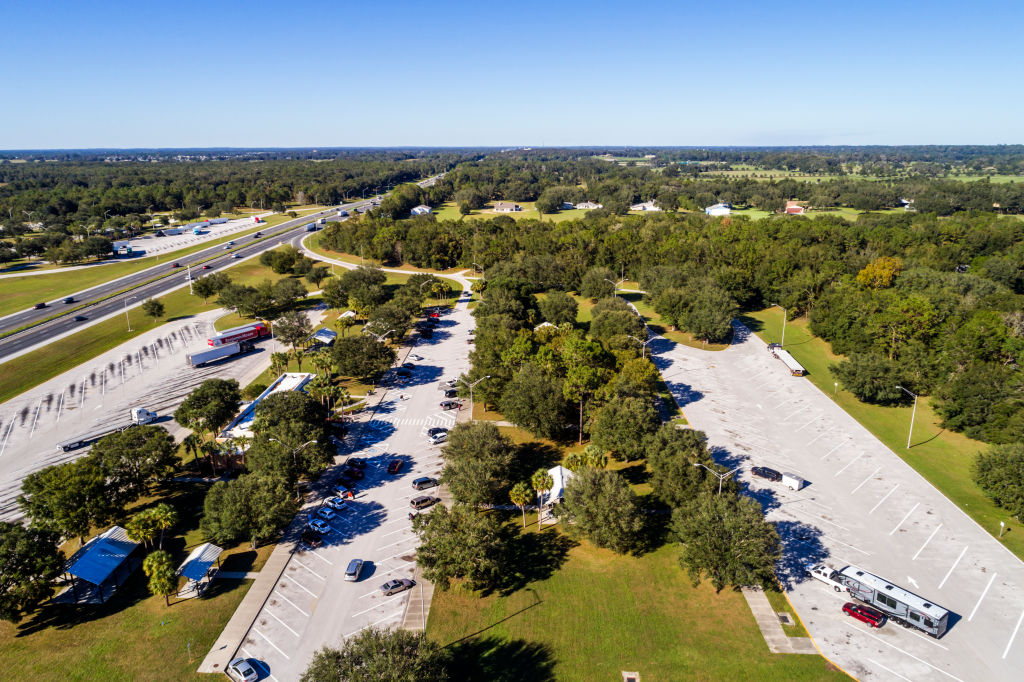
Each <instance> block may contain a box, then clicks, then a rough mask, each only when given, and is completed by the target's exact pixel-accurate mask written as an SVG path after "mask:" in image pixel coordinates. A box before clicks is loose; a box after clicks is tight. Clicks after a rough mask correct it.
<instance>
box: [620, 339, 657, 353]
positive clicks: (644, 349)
mask: <svg viewBox="0 0 1024 682" xmlns="http://www.w3.org/2000/svg"><path fill="white" fill-rule="evenodd" d="M626 336H628V337H629V338H631V339H633V340H634V341H636V342H637V343H639V344H640V357H641V358H646V357H647V344H649V343H650V342H651V341H654V338H655V337H653V336H652V337H651V338H649V339H647V340H646V341H641V340H640V339H638V338H636V337H635V336H633V335H632V334H626Z"/></svg>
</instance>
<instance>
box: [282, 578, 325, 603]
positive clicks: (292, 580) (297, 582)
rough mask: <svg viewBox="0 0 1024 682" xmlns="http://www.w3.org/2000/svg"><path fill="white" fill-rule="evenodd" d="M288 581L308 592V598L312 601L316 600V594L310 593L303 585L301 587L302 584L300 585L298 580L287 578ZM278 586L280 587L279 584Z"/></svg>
mask: <svg viewBox="0 0 1024 682" xmlns="http://www.w3.org/2000/svg"><path fill="white" fill-rule="evenodd" d="M289 580H290V581H291V582H292V583H294V584H296V585H298V586H299V587H301V588H302V589H303V590H305V591H306V592H309V596H310V597H313V598H314V599H315V598H316V594H315V593H314V592H311V591H310V590H309V589H308V588H307V587H306V586H305V585H303V584H302V583H300V582H299V581H298V580H296V579H295V578H289ZM278 585H280V583H278Z"/></svg>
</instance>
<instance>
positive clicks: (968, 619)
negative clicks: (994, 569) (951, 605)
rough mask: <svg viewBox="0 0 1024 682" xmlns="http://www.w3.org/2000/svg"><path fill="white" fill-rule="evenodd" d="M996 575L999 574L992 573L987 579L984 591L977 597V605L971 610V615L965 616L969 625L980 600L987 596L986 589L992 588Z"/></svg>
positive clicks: (979, 604)
mask: <svg viewBox="0 0 1024 682" xmlns="http://www.w3.org/2000/svg"><path fill="white" fill-rule="evenodd" d="M997 575H999V574H998V573H993V574H992V577H991V578H989V579H988V585H985V589H984V590H982V591H981V596H980V597H978V603H977V604H975V605H974V608H973V609H971V615H969V616H967V622H968V623H970V622H971V619H972V618H974V614H975V613H977V612H978V607H979V606H981V602H982V600H983V599H984V598H985V595H986V594H988V588H990V587H992V583H993V581H995V579H996V576H997Z"/></svg>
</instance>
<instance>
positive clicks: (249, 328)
mask: <svg viewBox="0 0 1024 682" xmlns="http://www.w3.org/2000/svg"><path fill="white" fill-rule="evenodd" d="M265 336H270V329H269V328H268V327H267V324H266V323H265V322H254V323H252V324H247V325H243V326H241V327H235V328H234V329H225V330H224V331H222V332H219V333H217V334H214V335H213V336H211V337H210V338H209V339H207V340H206V342H207V344H209V345H211V346H221V345H224V344H225V343H237V342H239V341H249V340H250V339H262V338H263V337H265Z"/></svg>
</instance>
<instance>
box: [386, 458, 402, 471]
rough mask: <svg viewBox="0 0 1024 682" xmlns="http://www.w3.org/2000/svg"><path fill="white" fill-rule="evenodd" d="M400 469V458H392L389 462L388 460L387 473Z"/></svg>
mask: <svg viewBox="0 0 1024 682" xmlns="http://www.w3.org/2000/svg"><path fill="white" fill-rule="evenodd" d="M401 470H402V460H400V459H393V460H391V461H390V462H388V473H389V474H397V473H398V472H399V471H401Z"/></svg>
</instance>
